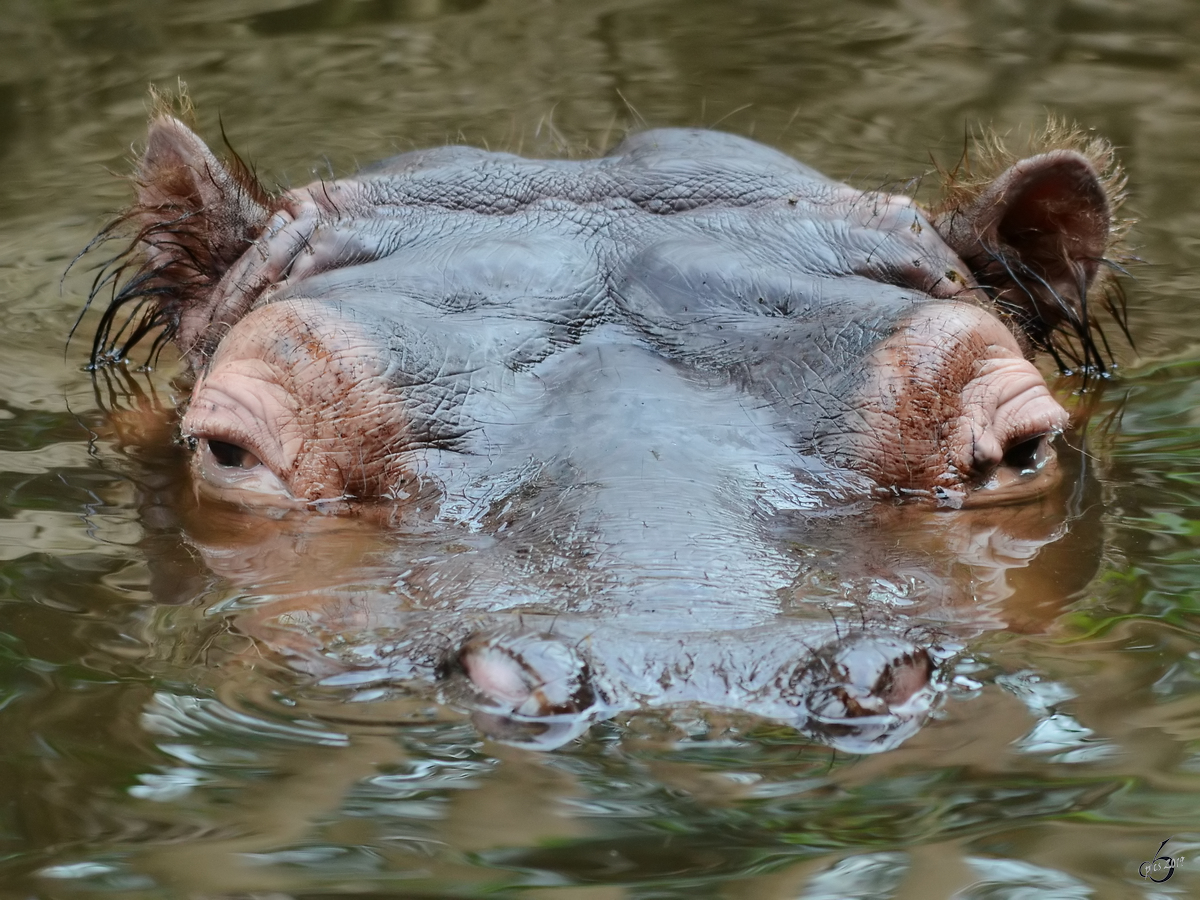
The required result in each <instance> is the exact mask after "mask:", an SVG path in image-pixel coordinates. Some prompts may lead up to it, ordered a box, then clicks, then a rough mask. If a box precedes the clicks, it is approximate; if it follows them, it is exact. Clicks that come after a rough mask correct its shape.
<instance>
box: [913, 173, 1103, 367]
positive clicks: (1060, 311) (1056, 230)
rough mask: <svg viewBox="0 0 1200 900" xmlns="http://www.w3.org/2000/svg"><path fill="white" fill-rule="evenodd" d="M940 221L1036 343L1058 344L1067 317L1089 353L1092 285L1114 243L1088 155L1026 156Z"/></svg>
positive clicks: (943, 230) (946, 212) (949, 240)
mask: <svg viewBox="0 0 1200 900" xmlns="http://www.w3.org/2000/svg"><path fill="white" fill-rule="evenodd" d="M934 225H935V227H936V228H937V230H938V232H939V233H940V234H941V235H942V237H943V238H944V239H945V240H946V242H947V243H948V244H949V245H950V246H951V247H952V248H953V249H954V250H955V251H956V252H957V253H958V255H959V256H960V257H961V258H962V260H963V261H964V262H965V263H966V264H967V265H968V266H969V267H970V269H971V271H972V272H973V273H974V274H975V278H976V279H977V281H978V282H979V284H980V285H982V286H983V287H984V288H986V289H988V290H989V292H990V293H992V295H993V297H994V299H995V301H996V303H997V305H998V307H999V308H1001V309H1004V310H1006V311H1008V312H1010V313H1012V314H1013V315H1014V316H1015V317H1016V319H1017V320H1018V321H1019V322H1020V323H1021V325H1022V326H1023V327H1024V329H1025V331H1026V333H1027V334H1028V335H1029V337H1030V338H1031V339H1032V341H1033V342H1034V343H1035V344H1037V345H1039V346H1043V347H1051V346H1052V343H1053V340H1052V336H1053V333H1054V332H1055V331H1056V330H1059V329H1060V327H1061V326H1063V325H1064V323H1065V325H1066V327H1067V328H1068V329H1069V330H1070V331H1072V332H1073V333H1074V334H1075V335H1076V336H1077V337H1078V338H1079V339H1080V340H1081V341H1082V342H1083V344H1084V348H1085V357H1087V356H1089V355H1090V354H1088V352H1087V348H1089V347H1093V346H1094V345H1093V344H1092V339H1091V336H1090V330H1091V324H1090V323H1089V320H1088V310H1087V291H1088V288H1089V287H1090V286H1091V284H1092V282H1093V281H1094V280H1095V278H1096V273H1097V271H1098V269H1099V266H1100V264H1101V261H1102V259H1103V257H1104V253H1105V250H1106V248H1107V247H1108V244H1109V240H1110V233H1111V229H1112V208H1111V204H1110V202H1109V198H1108V194H1107V192H1106V191H1105V186H1104V183H1103V182H1102V181H1101V178H1100V176H1099V175H1098V174H1097V172H1096V169H1095V167H1094V166H1093V165H1092V163H1091V162H1089V161H1088V159H1087V157H1085V156H1084V155H1083V154H1081V153H1079V152H1077V151H1075V150H1053V151H1051V152H1049V153H1042V154H1039V155H1038V156H1032V157H1029V158H1028V159H1023V160H1021V161H1020V162H1018V163H1016V164H1014V165H1013V166H1011V167H1010V168H1008V169H1007V170H1005V171H1004V172H1003V173H1001V175H1000V176H999V177H998V178H997V179H996V180H995V181H993V182H992V183H991V184H990V185H987V186H986V187H985V188H984V189H983V190H982V191H981V192H979V193H978V194H977V195H976V196H974V197H973V198H970V199H968V200H966V201H964V202H963V203H961V204H959V205H955V204H951V205H950V206H949V208H948V209H945V210H944V211H943V212H941V213H940V214H939V215H936V216H935V218H934ZM1096 362H1098V363H1099V362H1100V359H1099V357H1098V356H1097V357H1096Z"/></svg>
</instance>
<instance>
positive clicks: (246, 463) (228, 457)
mask: <svg viewBox="0 0 1200 900" xmlns="http://www.w3.org/2000/svg"><path fill="white" fill-rule="evenodd" d="M207 444H208V452H209V453H211V454H212V457H213V459H214V460H215V461H216V463H217V465H219V466H224V467H225V468H227V469H253V468H254V467H255V466H257V465H259V462H260V461H259V458H258V457H257V456H255V455H254V454H253V453H251V452H250V451H249V450H247V449H246V448H245V447H239V446H238V445H237V444H231V443H229V442H228V441H215V440H213V439H211V438H209V440H208V441H207Z"/></svg>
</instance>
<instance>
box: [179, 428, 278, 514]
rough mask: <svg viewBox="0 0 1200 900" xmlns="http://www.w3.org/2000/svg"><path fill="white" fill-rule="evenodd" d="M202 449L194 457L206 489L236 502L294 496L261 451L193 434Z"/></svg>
mask: <svg viewBox="0 0 1200 900" xmlns="http://www.w3.org/2000/svg"><path fill="white" fill-rule="evenodd" d="M191 440H192V441H193V446H194V447H195V449H196V450H197V451H198V452H197V453H196V455H195V456H194V457H193V458H192V466H193V471H194V472H195V473H196V474H197V475H198V476H199V478H198V486H199V487H200V488H201V489H202V490H204V491H205V492H206V493H209V494H211V495H212V496H215V497H219V498H221V499H224V500H229V501H232V502H235V503H246V504H255V503H258V502H263V501H266V502H269V503H272V504H276V505H277V504H278V503H279V502H280V501H284V502H288V501H290V500H292V499H293V498H292V496H291V493H290V492H289V491H288V489H287V487H286V485H284V483H283V482H282V481H281V480H280V479H279V477H278V476H277V475H275V473H274V472H272V471H271V469H270V468H268V467H267V466H266V465H265V464H264V463H263V461H262V459H261V457H260V456H259V454H258V453H256V452H254V451H253V450H249V449H247V448H246V447H243V446H242V445H241V444H235V443H234V442H233V441H223V440H218V439H217V438H212V437H195V438H191Z"/></svg>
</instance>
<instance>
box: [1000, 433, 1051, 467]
mask: <svg viewBox="0 0 1200 900" xmlns="http://www.w3.org/2000/svg"><path fill="white" fill-rule="evenodd" d="M1045 449H1046V435H1044V434H1039V435H1036V436H1034V437H1031V438H1027V439H1026V440H1023V441H1021V442H1020V443H1018V444H1013V445H1012V446H1011V447H1009V448H1008V449H1006V450H1005V451H1004V465H1006V466H1008V467H1009V468H1010V469H1016V470H1017V471H1018V472H1021V473H1026V472H1035V471H1037V470H1038V469H1039V468H1040V467H1041V465H1042V463H1043V462H1045V458H1046V454H1045Z"/></svg>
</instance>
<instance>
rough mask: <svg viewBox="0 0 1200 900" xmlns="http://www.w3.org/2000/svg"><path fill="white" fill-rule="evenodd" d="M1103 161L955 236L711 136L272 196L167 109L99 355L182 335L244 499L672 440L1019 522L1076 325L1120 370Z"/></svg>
mask: <svg viewBox="0 0 1200 900" xmlns="http://www.w3.org/2000/svg"><path fill="white" fill-rule="evenodd" d="M1094 158H1095V154H1093V158H1089V156H1088V155H1085V154H1083V153H1081V152H1079V151H1076V150H1071V149H1059V150H1054V151H1051V152H1046V153H1042V154H1041V155H1038V156H1034V157H1032V158H1029V159H1025V160H1021V161H1019V162H1017V163H1015V164H1014V165H1012V166H1011V167H1010V168H1009V169H1007V171H1004V172H1003V173H1002V174H1001V175H1000V176H999V177H997V178H996V179H995V180H994V181H992V182H990V183H987V184H984V185H979V186H974V187H973V188H972V189H970V190H963V191H960V192H959V195H958V196H956V197H955V198H953V200H952V202H950V203H948V204H947V205H946V206H945V207H944V208H943V209H941V210H940V211H939V212H938V213H937V215H936V216H933V217H927V215H926V214H925V213H924V212H923V211H922V209H921V208H919V207H918V206H917V205H915V204H914V203H912V202H911V201H910V200H909V199H907V198H906V197H903V196H897V195H892V194H885V193H873V192H867V193H864V192H860V191H857V190H853V189H851V188H849V187H847V186H845V185H842V184H838V183H836V182H833V181H831V180H829V179H827V178H825V177H823V176H821V175H819V174H818V173H816V172H814V171H812V170H810V169H808V168H806V167H804V166H802V165H800V164H798V163H796V162H795V161H793V160H791V159H789V158H787V157H785V156H783V155H781V154H778V153H776V152H774V151H771V150H768V149H766V148H765V147H762V146H760V145H758V144H754V143H752V142H749V141H747V140H744V139H740V138H736V137H732V136H728V135H721V134H715V133H709V132H696V131H651V132H647V133H644V134H640V135H636V136H634V137H632V138H630V139H628V140H626V141H625V142H624V143H622V144H621V145H620V146H618V147H617V148H616V149H615V150H613V151H612V153H610V154H609V155H608V156H606V157H604V158H602V159H599V160H586V161H577V162H547V161H532V160H526V159H521V158H518V157H514V156H510V155H507V154H501V153H487V152H482V151H477V150H470V149H467V148H462V147H455V148H444V149H442V150H437V151H431V152H416V153H410V154H406V155H403V156H400V157H396V158H394V159H391V160H389V161H386V162H384V163H382V164H379V165H376V166H374V167H372V168H369V169H366V170H364V171H362V172H360V173H359V174H357V175H356V176H354V177H351V178H347V179H341V180H337V181H332V182H321V183H318V184H314V185H310V186H308V187H304V188H300V189H297V190H290V191H286V192H284V193H283V194H281V195H279V196H275V197H272V196H268V195H267V194H266V193H265V192H264V191H263V190H261V189H260V188H259V187H258V186H257V184H256V182H254V180H253V179H252V178H251V177H250V176H249V175H248V174H247V172H246V170H245V168H244V167H243V166H241V165H240V164H235V165H226V164H223V163H222V162H220V161H218V159H217V158H216V157H215V156H214V155H213V154H212V153H211V152H210V151H209V150H208V149H207V148H206V147H205V146H204V144H203V143H202V142H201V141H200V140H199V139H198V138H197V137H196V136H195V135H194V134H193V133H192V132H191V131H189V130H188V129H187V128H186V127H185V126H184V125H182V124H181V123H180V122H178V121H177V120H175V119H172V118H169V117H160V118H158V119H156V120H155V121H154V122H153V123H152V126H151V130H150V136H149V141H148V145H147V148H146V151H145V154H144V156H143V157H142V160H141V163H140V168H139V171H138V176H137V182H138V186H139V194H138V204H137V206H136V207H135V208H134V209H133V210H132V211H131V212H130V213H129V214H128V216H127V220H128V221H131V222H132V223H134V224H135V225H136V227H137V229H138V233H137V238H138V239H137V242H136V245H137V247H138V253H139V255H140V256H141V257H142V258H141V259H139V260H138V263H139V268H138V269H137V274H136V275H135V276H134V277H133V278H131V279H128V280H127V281H126V282H125V284H124V287H123V289H122V290H121V291H120V292H119V293H118V295H117V296H116V298H115V301H114V302H113V304H112V305H111V306H110V308H109V310H108V312H107V314H106V316H105V318H104V321H103V323H102V326H101V329H100V332H99V334H98V336H97V343H96V345H95V346H96V354H95V360H94V361H95V362H104V361H106V360H111V359H115V358H119V357H120V356H122V355H123V354H124V353H126V352H127V351H128V349H129V347H130V346H131V345H132V344H133V343H135V342H136V341H137V340H138V339H139V338H140V337H142V336H143V335H144V334H146V333H147V332H149V331H151V330H152V329H154V328H155V327H156V326H165V328H164V330H163V331H162V332H161V335H160V337H159V340H160V341H162V340H165V339H168V338H171V339H173V340H174V342H175V343H176V344H177V345H178V347H179V348H180V349H181V350H182V351H183V353H184V354H185V355H186V357H187V360H188V362H189V363H190V364H191V368H192V370H193V371H194V372H195V374H196V382H195V388H194V390H193V393H192V398H191V401H190V403H189V404H188V408H187V411H186V414H185V415H184V417H183V420H182V425H181V434H182V436H183V439H184V440H185V441H186V442H187V443H188V445H189V446H191V447H192V448H194V451H195V454H194V471H195V474H196V482H197V484H198V485H199V486H200V488H201V489H202V490H204V491H206V492H211V493H212V494H214V495H216V496H219V497H224V498H227V499H230V500H234V501H238V502H242V503H261V504H268V505H281V506H296V505H302V506H322V507H326V508H334V509H339V510H342V509H347V508H352V507H361V506H363V505H364V504H372V503H378V502H379V501H385V502H386V503H388V504H396V503H403V502H411V501H412V500H413V498H416V497H426V498H432V499H431V502H434V503H437V502H440V500H441V499H442V498H444V497H445V495H446V494H447V493H448V492H451V493H452V492H454V491H455V490H456V489H457V488H458V485H457V483H456V482H457V481H461V480H462V479H463V478H465V479H466V480H467V481H477V480H478V478H477V477H476V476H478V475H479V473H480V471H481V468H482V467H483V466H485V465H486V466H487V467H488V468H489V469H490V470H491V471H492V473H493V474H494V473H495V472H496V471H497V467H499V468H502V469H508V470H515V469H517V468H519V467H520V466H522V465H525V464H526V463H527V462H528V461H529V460H531V459H532V460H541V461H544V460H547V459H550V458H559V459H561V458H564V457H568V458H569V457H571V456H573V455H577V452H578V449H579V448H582V447H588V448H594V447H596V445H597V444H598V443H599V444H605V445H606V446H607V445H611V446H612V449H613V452H614V453H617V455H618V456H621V455H622V454H627V456H626V458H624V459H622V460H621V462H624V463H630V464H632V463H633V462H634V461H635V459H636V458H637V457H638V455H639V454H644V453H646V452H648V450H647V447H648V446H649V444H651V443H653V442H654V440H655V439H656V437H664V435H658V436H656V435H655V434H654V431H655V430H656V426H657V425H660V424H661V425H664V426H665V427H666V428H667V429H668V430H670V431H671V432H672V433H671V437H672V438H674V437H678V438H679V440H680V443H681V444H683V443H686V444H691V445H693V447H697V446H698V445H701V444H704V443H705V442H717V443H721V444H723V445H724V446H725V447H726V448H727V449H728V448H731V447H732V445H733V444H735V443H745V444H756V445H757V447H756V451H755V452H747V453H746V454H744V457H745V459H746V461H749V460H751V459H755V458H757V460H756V461H757V462H759V463H761V462H763V461H764V459H763V457H764V456H765V457H767V458H769V459H770V460H771V462H773V463H774V464H776V465H779V466H783V467H784V468H790V469H793V470H797V471H800V470H802V471H804V472H805V473H808V475H809V480H815V481H816V482H818V483H822V482H826V481H827V480H828V478H830V477H833V478H834V480H835V481H838V482H839V483H841V484H844V485H857V486H858V488H862V487H864V486H869V487H870V488H872V489H883V490H885V491H888V492H905V493H914V494H918V495H924V496H931V497H934V498H938V499H940V500H942V502H944V503H948V504H950V505H961V504H962V503H963V502H971V501H977V500H979V499H986V500H987V501H996V502H1001V501H1008V500H1011V499H1013V498H1014V497H1018V496H1020V495H1022V494H1027V493H1030V492H1034V491H1036V490H1037V489H1038V488H1039V487H1041V486H1044V484H1045V483H1047V482H1048V481H1049V480H1050V479H1051V478H1052V477H1053V469H1054V465H1053V458H1054V451H1053V449H1052V447H1051V446H1050V442H1051V440H1052V438H1053V437H1054V435H1056V434H1057V433H1059V432H1061V431H1062V430H1063V428H1064V426H1065V425H1066V423H1067V415H1066V413H1065V412H1064V410H1063V409H1062V407H1061V406H1059V404H1058V403H1057V402H1055V400H1054V399H1053V398H1052V397H1051V396H1050V393H1049V391H1048V390H1047V387H1046V384H1045V382H1044V380H1043V378H1042V376H1041V374H1040V373H1039V372H1038V370H1037V369H1036V368H1035V367H1034V366H1033V364H1032V362H1031V357H1032V354H1033V352H1034V350H1035V349H1037V348H1038V347H1048V348H1053V347H1055V346H1058V345H1057V344H1056V343H1055V336H1056V335H1058V334H1059V333H1060V332H1062V331H1064V330H1067V331H1074V332H1076V333H1077V334H1078V336H1079V337H1080V338H1082V341H1083V349H1084V353H1085V358H1084V362H1085V363H1094V362H1099V360H1100V357H1099V356H1098V355H1095V356H1093V355H1092V354H1091V353H1090V352H1089V351H1091V350H1093V349H1094V346H1095V345H1094V343H1093V342H1092V339H1091V330H1090V326H1091V324H1092V323H1090V322H1089V319H1088V312H1087V294H1088V289H1089V286H1090V285H1091V284H1092V282H1093V280H1094V279H1095V278H1096V275H1097V271H1098V268H1099V267H1100V264H1101V262H1102V259H1103V256H1104V253H1105V249H1106V247H1107V245H1108V242H1109V239H1110V231H1111V229H1112V226H1111V220H1112V216H1111V211H1110V201H1109V197H1108V194H1107V193H1106V188H1105V184H1104V183H1103V181H1102V180H1101V176H1100V173H1098V172H1097V170H1096V165H1095V161H1094ZM931 218H932V221H931ZM130 304H134V305H135V308H136V309H138V310H148V311H147V312H145V314H144V315H143V316H142V318H141V319H139V320H137V321H136V322H134V323H133V324H132V325H131V326H130V327H131V328H132V337H131V338H129V339H127V340H125V341H124V342H123V343H121V344H120V345H119V346H118V344H117V341H116V339H117V338H121V336H122V335H121V334H119V333H114V330H113V325H114V323H115V320H116V316H117V313H118V310H120V309H122V308H124V307H126V306H127V305H130ZM714 410H716V411H714ZM693 427H694V431H692V430H691V429H693ZM714 429H719V430H722V431H723V432H724V434H722V435H720V436H718V435H717V434H716V433H715V430H714ZM639 444H645V445H646V447H641V446H638V447H637V450H636V451H635V450H633V449H632V448H633V447H634V446H636V445H639ZM618 447H620V448H628V449H619V450H618V449H617V448H618ZM680 452H681V453H682V454H683V455H684V456H686V455H687V452H688V451H687V450H686V449H681V451H680ZM680 462H684V460H683V459H682V458H681V459H680ZM814 472H819V473H820V474H819V475H817V476H816V477H815V478H814V477H813V476H812V473H814ZM847 475H849V476H852V477H844V476H847Z"/></svg>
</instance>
